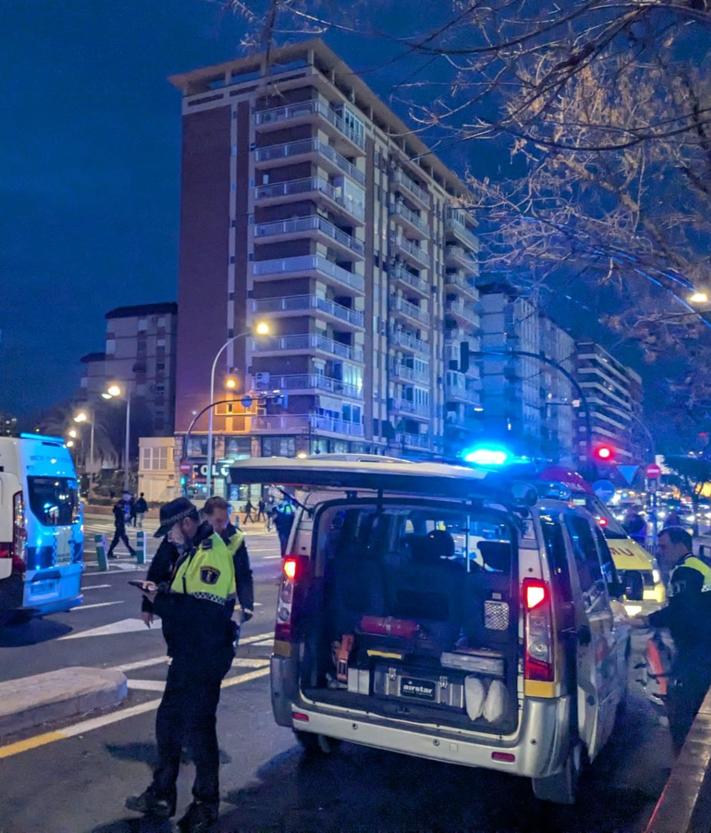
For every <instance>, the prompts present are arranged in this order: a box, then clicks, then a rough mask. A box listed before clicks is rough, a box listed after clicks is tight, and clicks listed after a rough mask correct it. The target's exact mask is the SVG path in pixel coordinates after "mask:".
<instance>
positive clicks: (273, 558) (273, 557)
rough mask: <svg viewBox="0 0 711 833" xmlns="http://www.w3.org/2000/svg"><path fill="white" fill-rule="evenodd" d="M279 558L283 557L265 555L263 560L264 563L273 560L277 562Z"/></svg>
mask: <svg viewBox="0 0 711 833" xmlns="http://www.w3.org/2000/svg"><path fill="white" fill-rule="evenodd" d="M277 558H281V556H280V555H263V556H262V559H263V560H264V561H272V560H276V559H277Z"/></svg>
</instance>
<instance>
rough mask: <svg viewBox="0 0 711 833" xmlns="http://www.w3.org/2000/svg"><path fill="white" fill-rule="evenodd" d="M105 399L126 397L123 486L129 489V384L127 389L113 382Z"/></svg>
mask: <svg viewBox="0 0 711 833" xmlns="http://www.w3.org/2000/svg"><path fill="white" fill-rule="evenodd" d="M101 395H102V396H103V397H104V399H120V398H121V397H122V396H123V397H125V399H126V435H125V439H124V447H123V469H124V471H123V488H124V490H125V491H128V489H129V473H128V467H129V461H128V455H129V446H130V442H131V389H130V387H129V386H128V385H126V389H125V390H124V389H123V388H122V387H121V386H120V385H118V384H116V383H115V382H112V383H111V384H110V385H109V386H108V387H107V388H106V390H105V391H104V393H102V394H101Z"/></svg>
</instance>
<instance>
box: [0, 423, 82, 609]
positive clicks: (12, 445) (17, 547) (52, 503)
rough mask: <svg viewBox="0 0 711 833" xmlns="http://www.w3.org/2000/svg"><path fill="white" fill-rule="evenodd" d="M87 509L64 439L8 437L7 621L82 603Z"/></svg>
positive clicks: (0, 478) (2, 570)
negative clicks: (81, 496)
mask: <svg viewBox="0 0 711 833" xmlns="http://www.w3.org/2000/svg"><path fill="white" fill-rule="evenodd" d="M83 559H84V534H83V519H82V510H81V505H80V502H79V490H78V483H77V476H76V471H75V469H74V463H73V461H72V458H71V456H70V454H69V451H68V450H67V448H66V446H65V444H64V441H63V440H62V439H61V438H60V437H46V436H41V435H39V434H21V435H20V436H19V437H0V621H2V620H4V621H7V620H8V619H10V618H12V617H13V616H17V615H20V616H25V617H26V616H29V615H32V614H39V615H42V614H45V613H54V612H57V611H62V610H69V608H71V607H75V606H76V605H78V604H81V601H82V594H81V575H82V570H83Z"/></svg>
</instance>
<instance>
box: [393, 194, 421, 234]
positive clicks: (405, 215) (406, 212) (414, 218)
mask: <svg viewBox="0 0 711 833" xmlns="http://www.w3.org/2000/svg"><path fill="white" fill-rule="evenodd" d="M393 214H395V216H396V217H402V219H403V220H405V221H406V222H407V223H409V224H410V225H411V226H412V227H413V228H415V229H417V231H419V232H421V233H422V235H423V236H424V237H429V234H430V230H429V227H428V226H427V223H426V222H425V221H424V220H423V219H422V218H421V217H419V216H418V215H417V214H415V212H414V211H411V210H410V209H409V208H408V207H407V206H406V205H405V204H404V203H402V202H396V203H395V206H394V208H393Z"/></svg>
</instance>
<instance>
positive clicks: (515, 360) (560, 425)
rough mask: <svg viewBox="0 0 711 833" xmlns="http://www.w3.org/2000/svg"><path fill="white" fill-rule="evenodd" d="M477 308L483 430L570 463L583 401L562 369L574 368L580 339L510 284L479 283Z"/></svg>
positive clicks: (520, 450)
mask: <svg viewBox="0 0 711 833" xmlns="http://www.w3.org/2000/svg"><path fill="white" fill-rule="evenodd" d="M479 307H480V310H481V327H482V334H481V345H482V346H481V350H482V355H481V357H480V358H479V359H478V361H479V364H480V367H481V378H482V401H481V407H482V410H481V417H480V422H481V425H482V433H483V435H484V436H485V437H487V438H490V439H494V440H499V441H502V442H505V443H507V444H509V445H511V446H512V447H513V448H514V449H515V450H516V451H517V452H518V453H521V454H526V455H529V456H540V457H545V458H548V459H552V460H556V461H560V462H566V463H567V462H572V459H573V449H574V444H575V440H574V426H575V414H574V410H575V407H576V405H577V402H576V400H575V397H574V395H573V385H572V383H571V382H570V380H569V378H567V377H566V375H565V373H563V372H561V370H560V369H559V368H562V369H563V370H565V371H567V372H568V373H569V374H573V372H574V368H575V341H574V339H573V338H572V336H570V335H569V334H568V333H567V332H566V331H565V330H563V329H562V328H561V327H559V326H558V325H557V324H556V323H555V322H554V321H552V320H551V319H550V318H548V317H547V316H545V315H544V314H543V313H542V312H541V310H540V309H539V308H538V307H537V306H536V305H535V304H533V303H532V302H531V301H529V300H527V299H526V298H523V297H521V296H520V295H519V293H518V290H516V289H515V288H514V287H512V286H510V285H508V284H489V285H482V286H480V300H479ZM499 353H500V354H501V355H500V356H499V355H497V354H499ZM520 353H530V354H533V355H531V356H527V355H519V354H520ZM539 357H545V358H546V359H550V360H551V361H552V362H554V363H555V364H556V365H558V368H557V367H555V366H554V365H553V364H550V363H549V362H544V361H542V360H541V358H539Z"/></svg>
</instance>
